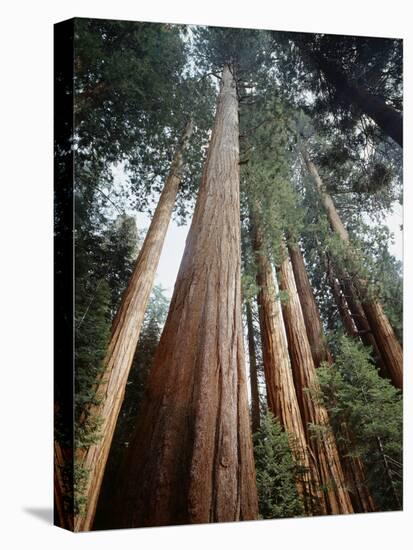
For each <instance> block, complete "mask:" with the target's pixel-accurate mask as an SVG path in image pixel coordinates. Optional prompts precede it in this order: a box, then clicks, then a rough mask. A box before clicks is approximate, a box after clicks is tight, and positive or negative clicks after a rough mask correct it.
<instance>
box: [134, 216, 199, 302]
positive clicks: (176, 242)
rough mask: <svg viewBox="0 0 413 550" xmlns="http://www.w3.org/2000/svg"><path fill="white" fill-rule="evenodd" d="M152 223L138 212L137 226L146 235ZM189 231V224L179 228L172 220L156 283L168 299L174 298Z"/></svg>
mask: <svg viewBox="0 0 413 550" xmlns="http://www.w3.org/2000/svg"><path fill="white" fill-rule="evenodd" d="M150 221H151V217H150V216H149V215H148V214H146V213H143V212H138V214H137V215H136V225H137V227H138V229H139V230H143V231H144V233H146V231H147V229H148V227H149V224H150ZM188 231H189V224H188V225H181V226H179V225H178V224H177V223H176V222H175V221H174V220H171V223H170V224H169V227H168V232H167V234H166V238H165V243H164V246H163V248H162V253H161V257H160V260H159V265H158V269H157V270H156V277H155V283H156V284H159V285H161V286H162V288H163V289H164V290H165V295H166V296H167V297H168V298H171V297H172V293H173V290H174V286H175V281H176V277H177V275H178V270H179V266H180V264H181V260H182V256H183V254H184V249H185V241H186V237H187V235H188Z"/></svg>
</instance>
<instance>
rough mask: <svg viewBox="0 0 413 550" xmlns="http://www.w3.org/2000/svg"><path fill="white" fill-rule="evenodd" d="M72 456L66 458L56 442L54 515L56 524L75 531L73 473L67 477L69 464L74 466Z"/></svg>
mask: <svg viewBox="0 0 413 550" xmlns="http://www.w3.org/2000/svg"><path fill="white" fill-rule="evenodd" d="M70 455H71V456H69V457H68V456H65V451H64V449H62V447H61V445H60V443H59V442H58V441H57V440H55V441H54V484H53V487H54V515H55V524H56V525H58V526H59V527H62V528H63V529H68V530H69V531H73V473H72V472H71V473H69V475H67V473H66V476H65V470H66V469H67V467H68V464H71V465H72V466H73V462H72V460H71V459H72V453H71V451H70Z"/></svg>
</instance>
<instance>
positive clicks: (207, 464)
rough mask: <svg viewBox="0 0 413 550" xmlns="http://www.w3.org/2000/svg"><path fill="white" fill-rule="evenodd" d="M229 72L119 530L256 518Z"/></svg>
mask: <svg viewBox="0 0 413 550" xmlns="http://www.w3.org/2000/svg"><path fill="white" fill-rule="evenodd" d="M232 71H233V67H232V68H231V67H230V66H229V65H225V66H224V68H223V72H222V83H221V89H220V93H219V97H218V103H217V110H216V115H215V123H214V127H213V130H212V135H211V142H210V146H209V151H208V156H207V160H206V163H205V167H204V174H203V178H202V182H201V186H200V191H199V197H198V200H197V205H196V208H195V213H194V218H193V221H192V225H191V229H190V232H189V235H188V239H187V243H186V248H185V252H184V257H183V259H182V263H181V268H180V271H179V274H178V278H177V283H176V285H175V290H174V295H173V297H172V301H171V306H170V310H169V314H168V318H167V320H166V324H165V328H164V331H163V333H162V337H161V341H160V343H159V347H158V350H157V353H156V357H155V360H154V365H153V368H152V371H151V373H150V376H149V380H148V387H147V391H146V395H145V397H144V402H143V404H142V411H141V421H140V423H139V425H138V427H137V431H136V436H135V440H134V442H133V443H132V445H131V449H130V453H129V455H128V457H127V459H126V460H125V463H124V464H123V471H124V482H123V483H122V484H121V486H120V487H119V490H118V509H117V525H118V526H125V527H126V526H128V527H131V526H139V525H168V524H171V523H199V522H207V521H230V520H237V519H253V518H254V517H256V514H257V496H256V488H255V473H254V463H253V457H252V444H251V431H250V427H249V416H248V409H247V390H246V382H245V372H244V361H243V343H242V321H241V293H240V226H239V169H238V160H239V157H238V100H237V93H236V86H235V79H234V75H233V72H232ZM223 306H224V307H223ZM184 341H185V342H186V343H185V345H183V342H184Z"/></svg>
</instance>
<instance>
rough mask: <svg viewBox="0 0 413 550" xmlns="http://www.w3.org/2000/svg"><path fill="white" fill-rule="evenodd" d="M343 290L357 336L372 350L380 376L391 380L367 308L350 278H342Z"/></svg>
mask: <svg viewBox="0 0 413 550" xmlns="http://www.w3.org/2000/svg"><path fill="white" fill-rule="evenodd" d="M341 288H342V290H343V295H344V298H345V299H346V301H347V304H348V306H349V308H350V311H351V315H352V317H353V321H354V324H355V325H356V327H357V332H356V336H358V337H359V338H360V340H361V341H362V342H363V344H364V345H365V346H366V347H369V348H371V349H372V357H373V359H374V362H375V363H376V365H377V367H378V369H379V372H380V375H381V376H382V377H383V378H390V375H389V372H388V369H387V368H386V362H384V360H383V356H382V353H381V350H380V348H379V346H378V344H377V341H376V338H375V337H374V334H373V331H372V329H371V327H370V323H369V322H368V320H367V317H366V314H365V306H363V305H362V304H361V302H360V301H359V299H358V297H357V292H356V289H355V288H354V285H353V283H352V281H351V280H350V278H349V277H348V276H343V277H342V279H341Z"/></svg>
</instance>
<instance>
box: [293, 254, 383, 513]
mask: <svg viewBox="0 0 413 550" xmlns="http://www.w3.org/2000/svg"><path fill="white" fill-rule="evenodd" d="M288 249H289V252H290V258H291V265H292V268H293V272H294V279H295V284H296V288H297V292H298V296H299V300H300V304H301V309H302V312H303V317H304V323H305V326H306V330H307V337H308V342H309V344H310V347H311V352H312V356H313V361H314V366H315V367H316V368H318V367H319V366H320V365H321V364H322V363H323V362H326V363H327V364H328V365H330V366H331V365H332V364H333V357H332V356H331V353H330V351H329V349H328V346H327V343H326V341H325V338H324V331H323V326H322V323H321V317H320V312H319V309H318V306H317V303H316V301H315V297H314V293H313V290H312V288H311V284H310V280H309V278H308V274H307V269H306V267H305V263H304V258H303V255H302V253H301V251H300V249H299V247H298V245H296V244H290V245H289V246H288ZM342 429H343V430H345V433H346V435H347V439H348V440H349V439H350V433H349V431H348V429H347V427H346V426H342ZM338 450H339V454H340V460H341V464H342V467H343V473H344V479H345V483H346V487H347V488H348V489H349V494H350V498H351V502H352V505H353V508H354V510H355V511H357V512H373V511H374V510H375V506H374V502H373V499H372V497H371V495H370V491H369V490H368V488H367V485H366V476H365V472H364V466H363V463H362V461H361V460H360V459H359V458H358V457H352V456H350V454H349V449H348V447H347V445H345V444H340V443H338Z"/></svg>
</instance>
